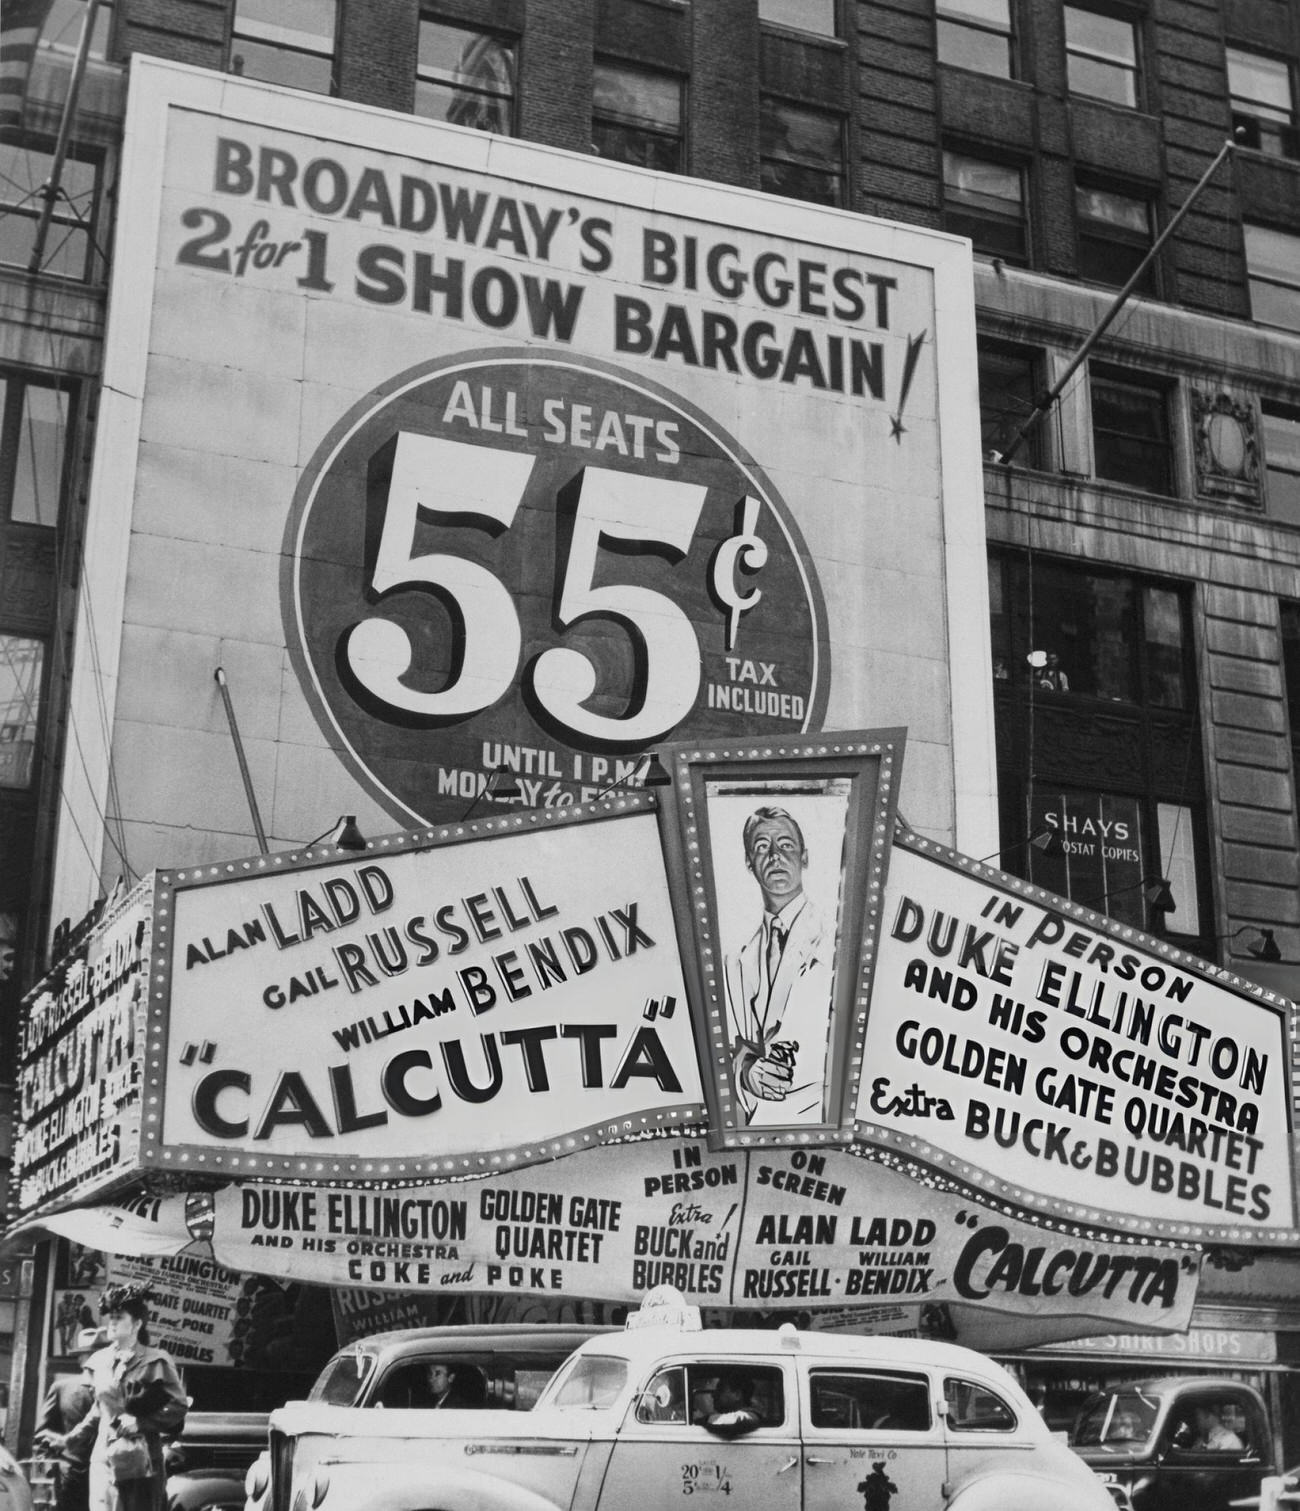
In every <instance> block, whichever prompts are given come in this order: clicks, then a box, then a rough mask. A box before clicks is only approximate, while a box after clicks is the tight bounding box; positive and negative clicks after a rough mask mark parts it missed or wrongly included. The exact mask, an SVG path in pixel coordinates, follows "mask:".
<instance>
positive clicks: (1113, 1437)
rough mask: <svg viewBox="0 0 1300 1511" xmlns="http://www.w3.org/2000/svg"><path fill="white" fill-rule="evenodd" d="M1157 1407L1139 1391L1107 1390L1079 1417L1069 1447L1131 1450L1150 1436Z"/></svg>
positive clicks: (1153, 1401)
mask: <svg viewBox="0 0 1300 1511" xmlns="http://www.w3.org/2000/svg"><path fill="white" fill-rule="evenodd" d="M1158 1404H1159V1403H1158V1402H1157V1401H1156V1400H1155V1398H1154V1397H1152V1396H1147V1395H1143V1393H1142V1392H1141V1391H1138V1390H1110V1391H1106V1392H1105V1393H1104V1394H1102V1395H1099V1396H1094V1397H1093V1398H1092V1400H1091V1401H1089V1402H1088V1403H1087V1405H1086V1406H1085V1407H1084V1408H1083V1410H1082V1411H1081V1412H1080V1413H1079V1420H1078V1421H1077V1422H1076V1423H1075V1425H1074V1434H1073V1436H1072V1438H1071V1440H1070V1441H1071V1444H1072V1446H1073V1447H1075V1448H1123V1449H1125V1450H1131V1449H1132V1448H1133V1447H1134V1446H1135V1445H1137V1444H1140V1443H1145V1442H1146V1440H1147V1439H1148V1438H1149V1437H1150V1436H1151V1427H1152V1424H1153V1423H1154V1422H1155V1419H1156V1408H1157V1406H1158Z"/></svg>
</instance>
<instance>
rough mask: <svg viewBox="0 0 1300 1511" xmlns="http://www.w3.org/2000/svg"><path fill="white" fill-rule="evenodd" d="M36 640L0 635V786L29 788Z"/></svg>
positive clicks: (37, 689)
mask: <svg viewBox="0 0 1300 1511" xmlns="http://www.w3.org/2000/svg"><path fill="white" fill-rule="evenodd" d="M44 658H45V647H44V646H43V645H42V644H41V642H40V641H39V640H27V639H24V638H22V637H21V636H18V635H0V787H29V786H30V785H31V781H32V772H33V767H34V764H35V757H36V729H37V724H38V722H39V719H40V711H41V666H42V663H43V661H44Z"/></svg>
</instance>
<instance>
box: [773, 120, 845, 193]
mask: <svg viewBox="0 0 1300 1511" xmlns="http://www.w3.org/2000/svg"><path fill="white" fill-rule="evenodd" d="M759 156H760V179H759V182H760V184H761V187H762V188H763V189H765V190H766V191H767V193H769V194H784V195H785V196H786V198H787V199H803V200H808V201H810V202H811V203H812V204H817V205H842V204H843V203H844V121H843V119H842V118H841V117H840V116H838V115H831V114H829V113H828V112H827V111H824V110H808V109H807V108H805V107H804V106H802V105H791V104H788V103H787V102H785V101H784V100H776V99H773V98H772V97H771V96H770V95H765V96H764V97H763V99H762V101H761V104H760V115H759Z"/></svg>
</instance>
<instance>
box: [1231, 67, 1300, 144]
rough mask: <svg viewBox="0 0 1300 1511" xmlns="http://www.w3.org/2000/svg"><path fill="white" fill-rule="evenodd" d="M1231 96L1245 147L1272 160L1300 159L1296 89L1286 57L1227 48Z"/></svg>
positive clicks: (1235, 127) (1234, 124)
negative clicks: (1280, 158)
mask: <svg viewBox="0 0 1300 1511" xmlns="http://www.w3.org/2000/svg"><path fill="white" fill-rule="evenodd" d="M1228 96H1229V99H1230V100H1231V103H1232V128H1233V130H1234V132H1238V133H1239V134H1240V137H1239V139H1240V141H1241V145H1242V146H1244V147H1250V148H1253V149H1254V150H1255V151H1257V152H1267V153H1268V154H1269V155H1270V156H1271V157H1300V132H1297V130H1296V121H1295V89H1294V85H1293V83H1292V78H1291V65H1290V63H1288V62H1287V61H1286V59H1285V58H1270V57H1267V56H1266V55H1265V54H1263V53H1257V52H1247V51H1246V50H1245V48H1243V47H1230V48H1228Z"/></svg>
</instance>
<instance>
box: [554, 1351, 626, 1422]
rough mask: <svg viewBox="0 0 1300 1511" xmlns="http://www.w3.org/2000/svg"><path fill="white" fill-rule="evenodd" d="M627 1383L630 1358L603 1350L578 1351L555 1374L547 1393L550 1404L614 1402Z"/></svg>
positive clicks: (592, 1405)
mask: <svg viewBox="0 0 1300 1511" xmlns="http://www.w3.org/2000/svg"><path fill="white" fill-rule="evenodd" d="M626 1384H627V1360H626V1359H614V1358H610V1357H608V1356H607V1355H604V1354H579V1355H578V1356H577V1357H576V1358H575V1359H573V1360H572V1361H571V1362H570V1364H569V1365H568V1366H567V1367H566V1368H565V1370H564V1371H563V1372H562V1373H561V1374H559V1375H557V1376H556V1378H555V1381H554V1384H553V1385H552V1387H551V1388H550V1389H549V1390H548V1391H547V1393H546V1404H547V1405H548V1406H562V1407H577V1406H582V1407H587V1408H589V1409H600V1408H604V1407H608V1406H612V1405H613V1404H614V1403H615V1401H617V1400H618V1398H619V1396H620V1395H622V1393H623V1387H624V1386H625V1385H626Z"/></svg>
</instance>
